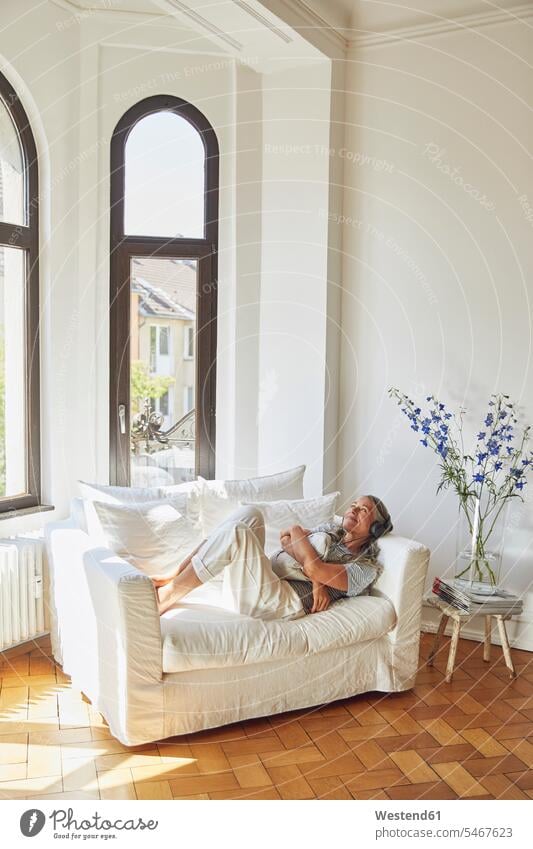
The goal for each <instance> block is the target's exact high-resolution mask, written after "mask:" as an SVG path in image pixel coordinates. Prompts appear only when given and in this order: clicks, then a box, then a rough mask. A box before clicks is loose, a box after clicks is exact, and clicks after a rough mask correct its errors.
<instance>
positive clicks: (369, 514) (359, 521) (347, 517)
mask: <svg viewBox="0 0 533 849" xmlns="http://www.w3.org/2000/svg"><path fill="white" fill-rule="evenodd" d="M375 519H376V517H375V507H374V502H373V501H371V499H370V498H367V496H365V495H362V496H361V497H360V498H357V499H356V500H355V501H353V502H352V503H351V504H350V506H349V507H348V509H347V511H346V512H345V514H344V517H343V522H342V526H343V528H344V530H345V531H347V533H350V534H356V535H357V536H358V537H367V536H369V534H370V527H371V525H372V522H374V521H375Z"/></svg>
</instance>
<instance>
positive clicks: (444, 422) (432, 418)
mask: <svg viewBox="0 0 533 849" xmlns="http://www.w3.org/2000/svg"><path fill="white" fill-rule="evenodd" d="M389 396H390V397H391V398H396V399H397V401H398V404H399V405H400V407H401V410H402V412H403V413H404V414H405V415H406V416H407V418H408V419H409V421H410V422H411V428H412V430H414V431H416V432H417V433H420V434H421V437H420V442H421V443H422V445H423V446H424V447H426V448H432V449H433V450H434V451H435V452H436V454H438V456H439V457H440V462H439V467H440V469H441V470H442V476H441V482H440V484H439V486H438V488H437V492H440V490H441V489H447V488H449V487H453V489H455V491H456V493H457V495H458V497H459V506H460V510H461V511H462V513H463V515H464V517H465V519H466V522H467V525H468V531H469V536H470V538H471V540H472V546H471V549H470V550H469V558H468V560H469V562H468V565H467V567H466V568H465V569H464V570H463V571H462V572H459V573H458V574H456V577H458V578H459V577H461V576H462V575H463V574H465V573H466V572H468V571H470V572H471V573H472V572H473V573H474V575H475V578H476V579H477V580H480V581H483V580H486V579H487V576H488V579H489V581H490V583H491V584H495V583H496V575H495V574H494V570H493V568H492V566H491V564H490V554H489V549H488V548H487V543H488V542H489V539H490V537H491V534H492V533H493V531H494V528H495V526H496V523H497V521H498V518H499V517H500V515H501V513H502V510H503V509H504V507H505V506H506V505H507V504H508V503H509V500H510V499H511V498H516V497H518V498H520V499H521V500H522V501H523V497H522V490H523V489H524V487H525V486H526V484H527V473H528V470H529V469H530V468H531V467H532V466H533V451H530V452H529V453H528V451H527V443H528V440H529V432H530V426H529V425H528V426H527V427H525V428H524V429H523V430H522V432H521V433H518V432H517V421H518V420H517V416H516V413H515V405H514V404H513V402H512V401H510V400H509V396H508V395H504V394H492V395H491V396H490V400H489V410H488V412H487V415H486V417H485V419H484V422H483V426H482V429H481V430H480V431H479V433H478V434H477V441H476V444H475V447H474V450H473V453H471V454H467V453H465V450H464V445H463V419H464V414H465V413H466V410H465V409H464V408H462V407H461V409H460V411H459V414H452V413H451V412H450V411H449V410H448V409H447V407H446V406H445V404H442V403H441V402H440V401H439V400H438V399H437V398H435V396H434V395H428V396H427V397H426V401H427V402H428V404H429V407H428V409H427V410H426V411H425V412H423V411H422V409H421V408H420V407H419V406H417V405H416V404H415V402H414V401H412V399H411V398H409V397H408V396H407V395H405V394H404V393H403V392H400V391H399V390H398V389H396V388H394V387H391V388H390V389H389Z"/></svg>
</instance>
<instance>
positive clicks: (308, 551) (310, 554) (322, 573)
mask: <svg viewBox="0 0 533 849" xmlns="http://www.w3.org/2000/svg"><path fill="white" fill-rule="evenodd" d="M290 546H291V552H290V553H291V554H292V556H293V557H294V559H295V560H297V561H298V563H300V564H301V566H302V569H303V572H304V575H306V577H308V578H309V580H311V581H313V582H316V583H319V584H325V585H326V586H328V587H334V589H336V590H342V591H343V592H346V590H347V589H348V576H347V574H346V569H345V568H344V566H343V565H342V563H327V562H325V561H324V560H321V558H320V557H319V556H318V554H317V553H316V551H315V549H314V548H313V546H312V545H311V543H310V542H309V540H308V539H307V535H306V533H305V529H304V528H302V527H301V526H299V525H295V526H294V527H293V528H291V543H290Z"/></svg>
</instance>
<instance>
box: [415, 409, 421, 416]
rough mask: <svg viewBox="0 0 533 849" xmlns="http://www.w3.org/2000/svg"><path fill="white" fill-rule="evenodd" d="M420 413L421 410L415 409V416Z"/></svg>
mask: <svg viewBox="0 0 533 849" xmlns="http://www.w3.org/2000/svg"><path fill="white" fill-rule="evenodd" d="M421 412H422V410H421V409H420V407H417V408H416V410H415V416H419V415H420V413H421Z"/></svg>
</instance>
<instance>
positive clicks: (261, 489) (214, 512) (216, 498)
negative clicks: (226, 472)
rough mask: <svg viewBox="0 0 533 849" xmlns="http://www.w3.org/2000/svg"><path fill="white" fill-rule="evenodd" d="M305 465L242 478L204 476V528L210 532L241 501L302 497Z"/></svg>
mask: <svg viewBox="0 0 533 849" xmlns="http://www.w3.org/2000/svg"><path fill="white" fill-rule="evenodd" d="M304 472H305V466H297V467H296V468H295V469H289V470H288V471H286V472H279V473H278V474H276V475H264V476H263V477H259V478H245V479H243V480H205V479H204V478H202V477H199V478H198V480H199V481H201V483H202V495H201V499H202V508H201V515H202V528H203V532H204V536H207V534H210V533H211V531H212V530H213V529H214V528H216V526H217V525H219V524H220V522H223V521H224V519H227V517H228V516H229V515H230V513H232V512H233V511H234V510H236V509H237V507H238V506H239V504H240V503H242V502H244V501H246V502H253V503H256V502H258V501H273V500H274V499H276V500H278V499H291V500H292V499H301V498H303V494H304V493H303V478H304Z"/></svg>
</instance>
